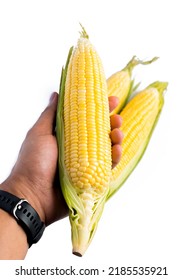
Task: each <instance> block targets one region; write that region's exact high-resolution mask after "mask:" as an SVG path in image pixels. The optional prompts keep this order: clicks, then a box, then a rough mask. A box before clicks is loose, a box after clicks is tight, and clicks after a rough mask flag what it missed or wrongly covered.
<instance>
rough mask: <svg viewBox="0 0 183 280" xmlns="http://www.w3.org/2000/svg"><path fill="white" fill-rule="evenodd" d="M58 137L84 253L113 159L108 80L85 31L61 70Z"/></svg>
mask: <svg viewBox="0 0 183 280" xmlns="http://www.w3.org/2000/svg"><path fill="white" fill-rule="evenodd" d="M57 141H58V146H59V172H60V181H61V187H62V191H63V195H64V197H65V200H66V202H67V205H68V207H69V209H70V214H69V216H70V222H71V228H72V244H73V253H74V254H76V255H79V256H81V255H83V254H84V252H85V250H86V249H87V247H88V245H89V243H90V242H91V239H92V237H93V234H94V232H95V229H96V227H97V224H98V221H99V218H100V216H101V213H102V210H103V207H104V203H105V200H106V196H107V193H108V191H109V181H110V178H111V161H112V160H111V140H110V117H109V104H108V93H107V83H106V78H105V75H104V70H103V66H102V63H101V60H100V58H99V56H98V54H97V52H96V50H95V48H94V47H93V45H92V44H91V43H90V41H89V39H88V35H87V34H86V32H85V30H84V29H83V32H82V33H81V37H80V38H79V40H78V43H77V46H76V47H75V49H74V50H71V52H70V53H69V58H68V61H67V63H66V68H65V69H64V70H63V72H62V78H61V87H60V94H59V103H58V110H57Z"/></svg>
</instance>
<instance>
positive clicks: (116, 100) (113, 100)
mask: <svg viewBox="0 0 183 280" xmlns="http://www.w3.org/2000/svg"><path fill="white" fill-rule="evenodd" d="M108 99H109V111H110V112H112V111H113V110H114V109H115V108H116V107H117V106H118V104H119V98H118V97H116V96H109V98H108Z"/></svg>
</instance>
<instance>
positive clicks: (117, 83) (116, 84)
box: [107, 56, 158, 115]
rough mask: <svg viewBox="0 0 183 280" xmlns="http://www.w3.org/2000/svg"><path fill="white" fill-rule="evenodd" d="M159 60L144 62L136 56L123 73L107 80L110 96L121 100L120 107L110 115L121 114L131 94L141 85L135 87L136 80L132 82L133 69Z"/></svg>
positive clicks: (115, 74)
mask: <svg viewBox="0 0 183 280" xmlns="http://www.w3.org/2000/svg"><path fill="white" fill-rule="evenodd" d="M157 59H158V57H154V58H153V59H151V60H149V61H142V60H139V59H138V58H137V57H136V56H133V57H132V59H131V60H130V61H129V62H128V64H127V65H126V66H125V67H124V68H123V69H122V70H121V71H118V72H116V73H114V74H113V75H111V76H110V77H109V78H108V79H107V87H108V95H109V96H117V97H118V98H119V104H118V106H117V107H116V108H115V109H114V110H113V111H112V112H111V114H110V115H114V114H118V113H120V112H121V110H122V109H123V107H124V106H125V104H126V102H127V100H128V97H129V96H130V94H131V93H132V92H134V91H135V90H136V89H137V87H138V86H139V84H137V85H135V86H134V80H132V71H133V69H134V68H135V67H136V66H137V65H139V64H141V65H147V64H150V63H152V62H153V61H155V60H157Z"/></svg>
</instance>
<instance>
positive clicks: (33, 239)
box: [0, 190, 45, 248]
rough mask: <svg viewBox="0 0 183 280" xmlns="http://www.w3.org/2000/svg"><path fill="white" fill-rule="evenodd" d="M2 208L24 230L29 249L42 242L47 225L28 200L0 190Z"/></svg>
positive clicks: (0, 206) (0, 205)
mask: <svg viewBox="0 0 183 280" xmlns="http://www.w3.org/2000/svg"><path fill="white" fill-rule="evenodd" d="M0 208H1V209H3V210H4V211H6V212H8V213H9V214H10V215H12V216H13V217H14V218H15V219H16V221H17V223H18V224H19V225H20V226H21V227H22V228H23V229H24V231H25V233H26V235H27V241H28V244H29V248H30V247H31V246H32V244H34V243H37V242H38V241H39V240H40V238H41V236H42V235H43V232H44V230H45V224H44V223H43V222H42V221H41V219H40V217H39V215H38V213H37V212H36V210H35V209H34V208H33V207H32V206H31V205H30V204H29V203H28V201H27V200H25V199H23V198H18V197H16V196H15V195H13V194H10V193H8V192H5V191H2V190H0Z"/></svg>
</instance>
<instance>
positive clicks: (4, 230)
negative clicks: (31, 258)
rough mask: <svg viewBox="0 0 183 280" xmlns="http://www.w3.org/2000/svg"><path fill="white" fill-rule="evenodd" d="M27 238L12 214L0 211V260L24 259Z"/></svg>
mask: <svg viewBox="0 0 183 280" xmlns="http://www.w3.org/2000/svg"><path fill="white" fill-rule="evenodd" d="M27 250H28V243H27V236H26V234H25V232H24V231H23V229H22V228H21V227H20V226H19V225H18V223H17V222H16V220H15V219H14V218H13V217H11V215H10V214H8V213H6V212H5V211H4V210H2V209H0V260H18V259H19V260H20V259H24V258H25V256H26V253H27Z"/></svg>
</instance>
